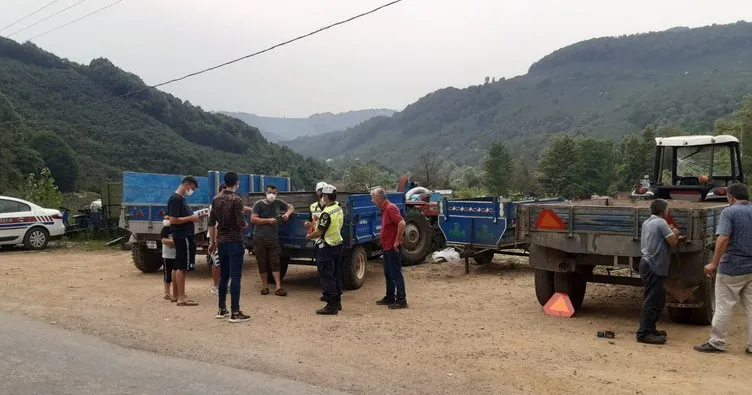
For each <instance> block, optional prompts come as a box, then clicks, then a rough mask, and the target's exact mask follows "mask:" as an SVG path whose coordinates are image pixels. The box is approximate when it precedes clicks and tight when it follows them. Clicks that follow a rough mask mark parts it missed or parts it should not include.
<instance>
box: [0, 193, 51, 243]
mask: <svg viewBox="0 0 752 395" xmlns="http://www.w3.org/2000/svg"><path fill="white" fill-rule="evenodd" d="M64 234H65V224H64V223H63V215H62V214H61V213H60V211H58V210H52V209H46V208H42V207H39V206H37V205H36V204H34V203H31V202H27V201H25V200H21V199H16V198H12V197H7V196H0V246H3V245H19V244H23V246H24V247H26V249H29V250H41V249H44V248H45V247H47V243H49V241H50V240H52V239H55V238H59V237H61V236H63V235H64Z"/></svg>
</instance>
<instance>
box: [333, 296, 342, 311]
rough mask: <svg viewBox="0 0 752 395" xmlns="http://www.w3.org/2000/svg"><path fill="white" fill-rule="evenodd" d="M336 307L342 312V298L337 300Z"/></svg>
mask: <svg viewBox="0 0 752 395" xmlns="http://www.w3.org/2000/svg"><path fill="white" fill-rule="evenodd" d="M334 306H335V307H337V311H342V298H340V297H338V298H337V300H335V301H334Z"/></svg>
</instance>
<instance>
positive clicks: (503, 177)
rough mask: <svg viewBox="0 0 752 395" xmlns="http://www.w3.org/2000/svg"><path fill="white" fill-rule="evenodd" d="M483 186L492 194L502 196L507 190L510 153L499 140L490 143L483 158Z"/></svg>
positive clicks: (510, 163) (509, 179) (509, 184)
mask: <svg viewBox="0 0 752 395" xmlns="http://www.w3.org/2000/svg"><path fill="white" fill-rule="evenodd" d="M483 170H485V176H484V177H483V186H484V187H485V188H486V189H487V190H488V191H489V192H490V193H492V194H493V195H496V196H502V195H506V194H507V193H508V192H509V188H510V186H511V184H512V183H511V179H512V155H511V154H510V153H509V150H508V149H507V147H506V146H505V145H504V144H503V143H502V142H500V141H495V142H493V143H491V146H490V147H489V148H488V153H487V154H486V157H485V158H484V160H483Z"/></svg>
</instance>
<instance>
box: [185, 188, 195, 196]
mask: <svg viewBox="0 0 752 395" xmlns="http://www.w3.org/2000/svg"><path fill="white" fill-rule="evenodd" d="M191 195H193V189H189V190H187V191H185V196H191Z"/></svg>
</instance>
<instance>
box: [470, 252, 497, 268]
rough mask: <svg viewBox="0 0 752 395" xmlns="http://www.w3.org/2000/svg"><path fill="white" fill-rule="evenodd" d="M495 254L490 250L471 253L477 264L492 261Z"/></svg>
mask: <svg viewBox="0 0 752 395" xmlns="http://www.w3.org/2000/svg"><path fill="white" fill-rule="evenodd" d="M495 255H496V252H495V251H491V250H489V251H483V252H481V253H479V254H475V255H473V260H474V261H475V263H477V264H479V265H486V264H489V263H491V262H493V259H494V256H495Z"/></svg>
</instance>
